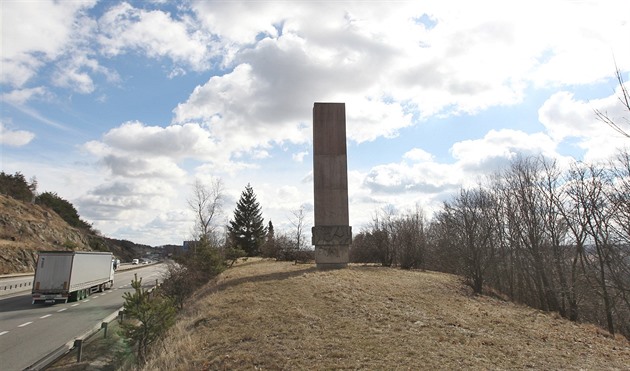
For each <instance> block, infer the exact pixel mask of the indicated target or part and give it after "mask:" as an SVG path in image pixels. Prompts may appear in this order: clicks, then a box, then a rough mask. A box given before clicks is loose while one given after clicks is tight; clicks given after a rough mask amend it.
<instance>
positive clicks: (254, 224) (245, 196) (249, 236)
mask: <svg viewBox="0 0 630 371" xmlns="http://www.w3.org/2000/svg"><path fill="white" fill-rule="evenodd" d="M263 222H264V220H263V217H262V211H261V208H260V204H259V203H258V201H256V195H255V194H254V189H253V188H252V186H251V185H250V184H249V183H248V184H247V186H246V187H245V190H244V191H243V192H242V193H241V198H240V199H239V200H238V202H237V203H236V209H235V210H234V219H233V220H230V224H229V225H228V232H229V236H230V240H231V242H232V245H233V246H234V247H235V248H237V249H242V250H243V251H245V253H246V254H247V256H258V255H260V246H261V245H262V244H263V243H264V240H265V235H266V233H267V231H266V228H265V227H264V224H263Z"/></svg>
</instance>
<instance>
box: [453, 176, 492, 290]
mask: <svg viewBox="0 0 630 371" xmlns="http://www.w3.org/2000/svg"><path fill="white" fill-rule="evenodd" d="M494 202H495V200H494V199H493V197H492V195H491V194H490V193H489V192H487V191H486V190H484V189H483V188H482V187H481V186H479V187H478V188H475V189H462V190H460V193H459V195H458V196H457V197H456V198H455V200H454V201H453V202H452V203H446V204H445V211H446V215H447V218H448V224H449V226H450V235H451V238H453V239H455V246H456V247H457V248H458V251H459V259H460V261H461V265H460V266H461V269H462V271H463V272H461V273H463V274H464V276H465V277H466V278H467V280H468V282H469V284H470V286H471V287H472V288H473V291H474V292H475V293H476V294H481V293H482V292H483V285H484V283H485V279H486V271H487V270H488V269H489V268H490V267H491V266H492V265H494V258H495V251H496V240H495V238H494V237H495V235H496V228H495V219H494V218H493V217H492V210H493V209H492V204H493V203H494Z"/></svg>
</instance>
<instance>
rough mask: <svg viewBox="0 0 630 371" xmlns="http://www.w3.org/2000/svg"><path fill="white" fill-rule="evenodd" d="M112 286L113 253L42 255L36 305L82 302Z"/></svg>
mask: <svg viewBox="0 0 630 371" xmlns="http://www.w3.org/2000/svg"><path fill="white" fill-rule="evenodd" d="M113 286H114V257H113V254H112V253H111V252H87V251H40V252H39V255H38V257H37V266H36V267H35V278H34V279H33V290H32V294H33V304H35V303H61V302H63V303H67V302H68V301H77V300H82V299H84V298H86V297H88V296H89V295H90V294H92V293H94V292H98V291H104V290H106V289H110V288H112V287H113Z"/></svg>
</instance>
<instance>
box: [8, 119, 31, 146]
mask: <svg viewBox="0 0 630 371" xmlns="http://www.w3.org/2000/svg"><path fill="white" fill-rule="evenodd" d="M33 138H35V133H32V132H30V131H26V130H11V129H9V128H8V127H6V126H5V125H4V123H3V122H0V143H2V145H5V146H11V147H22V146H25V145H27V144H29V143H30V142H31V141H32V140H33Z"/></svg>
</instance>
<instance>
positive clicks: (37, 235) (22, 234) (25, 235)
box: [0, 194, 149, 274]
mask: <svg viewBox="0 0 630 371" xmlns="http://www.w3.org/2000/svg"><path fill="white" fill-rule="evenodd" d="M146 249H149V246H138V245H135V244H133V243H131V242H129V241H117V240H112V239H108V238H105V237H101V236H95V235H92V234H88V233H86V232H84V231H81V230H79V229H77V228H73V227H71V226H70V225H68V223H66V222H65V221H64V220H63V219H62V218H61V217H60V216H59V215H57V214H56V213H55V212H54V211H52V210H50V209H47V208H44V207H41V206H39V205H34V204H31V203H25V202H22V201H18V200H16V199H13V198H11V197H8V196H5V195H2V194H0V274H10V273H27V272H32V271H33V269H34V266H35V263H36V260H37V252H38V251H50V250H80V251H91V250H100V251H112V252H113V253H114V254H115V255H116V256H117V257H119V258H120V259H121V260H123V261H127V260H130V259H132V258H134V257H137V256H139V254H143V251H139V250H146Z"/></svg>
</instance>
